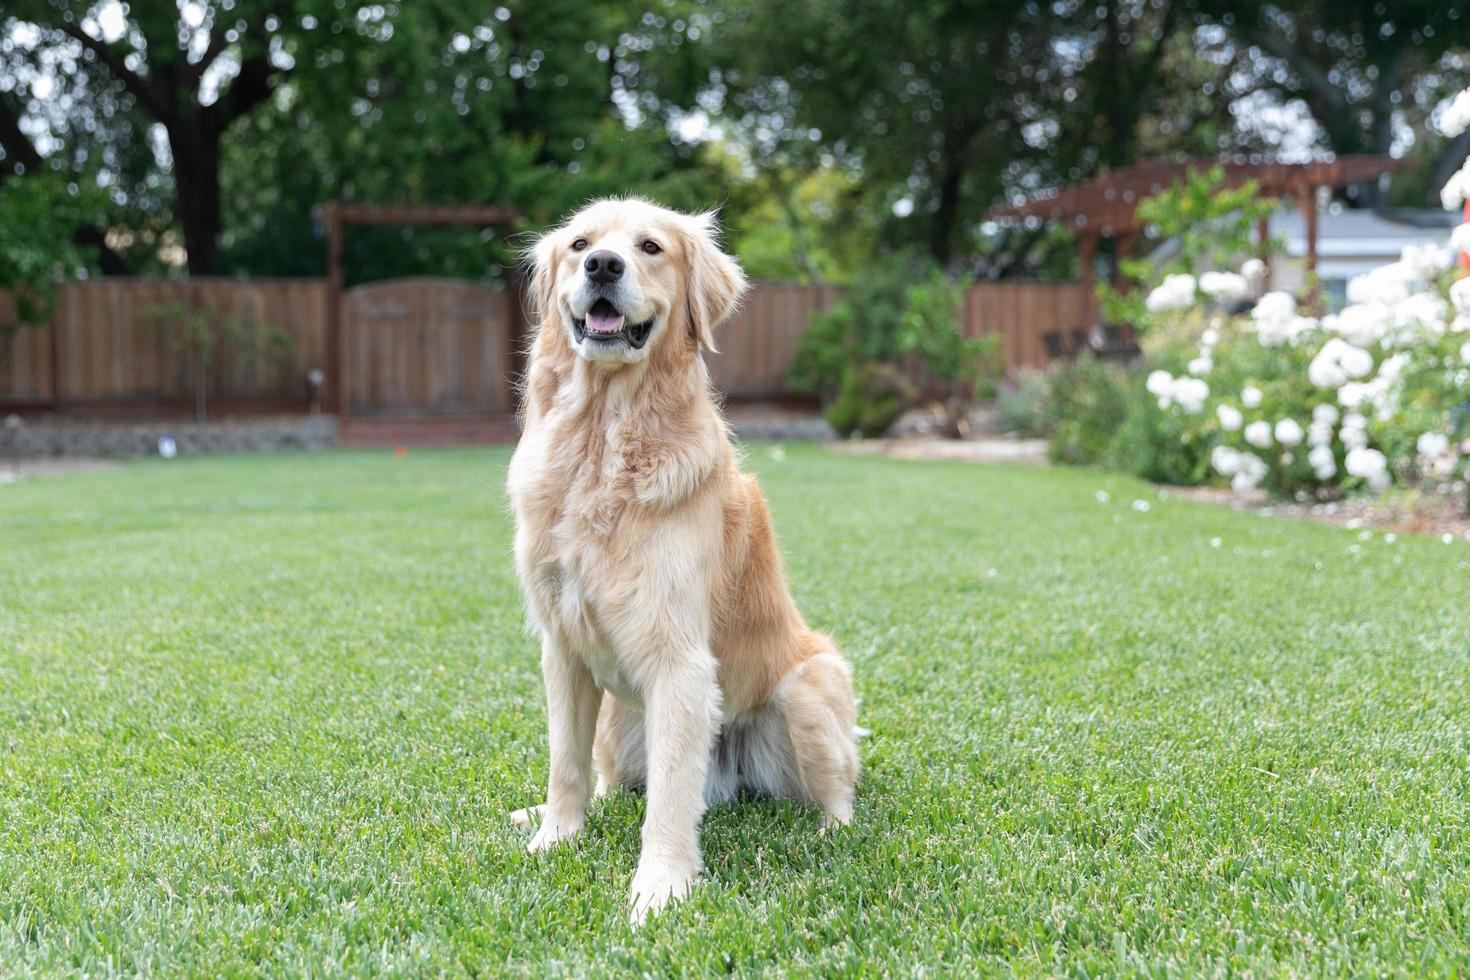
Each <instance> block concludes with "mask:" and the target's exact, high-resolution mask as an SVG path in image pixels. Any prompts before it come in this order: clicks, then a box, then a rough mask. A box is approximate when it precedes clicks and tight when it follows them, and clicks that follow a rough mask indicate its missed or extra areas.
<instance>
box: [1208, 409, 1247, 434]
mask: <svg viewBox="0 0 1470 980" xmlns="http://www.w3.org/2000/svg"><path fill="white" fill-rule="evenodd" d="M1215 415H1216V416H1217V417H1218V418H1219V419H1220V428H1222V429H1224V430H1225V431H1226V432H1239V431H1240V427H1241V426H1242V425H1244V424H1245V416H1244V415H1242V414H1241V413H1240V409H1238V408H1236V407H1234V406H1233V405H1226V404H1225V403H1224V402H1221V403H1220V404H1219V405H1216V406H1215Z"/></svg>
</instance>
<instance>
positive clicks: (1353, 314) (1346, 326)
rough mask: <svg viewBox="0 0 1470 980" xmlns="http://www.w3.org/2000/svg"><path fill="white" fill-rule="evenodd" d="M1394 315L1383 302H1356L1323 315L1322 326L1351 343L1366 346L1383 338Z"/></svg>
mask: <svg viewBox="0 0 1470 980" xmlns="http://www.w3.org/2000/svg"><path fill="white" fill-rule="evenodd" d="M1392 316H1393V312H1392V309H1391V308H1390V307H1388V306H1386V305H1385V304H1383V303H1354V304H1352V305H1351V306H1345V307H1343V308H1342V310H1341V311H1340V312H1338V313H1333V314H1329V315H1328V316H1325V317H1323V318H1322V326H1323V327H1324V328H1326V329H1327V330H1329V331H1331V332H1332V333H1336V334H1340V335H1341V336H1342V338H1343V339H1344V340H1346V341H1347V342H1348V343H1350V344H1357V345H1358V346H1359V347H1366V346H1368V345H1369V344H1375V343H1377V342H1378V341H1380V340H1382V339H1383V337H1384V335H1385V334H1386V333H1387V332H1388V328H1389V325H1390V324H1391V322H1392Z"/></svg>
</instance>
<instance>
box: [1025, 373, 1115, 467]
mask: <svg viewBox="0 0 1470 980" xmlns="http://www.w3.org/2000/svg"><path fill="white" fill-rule="evenodd" d="M1128 404H1129V397H1128V378H1127V374H1126V373H1125V372H1124V371H1122V370H1120V369H1119V368H1116V367H1112V366H1110V365H1108V364H1104V363H1103V362H1101V361H1099V360H1097V359H1096V358H1093V357H1091V356H1088V355H1085V354H1084V355H1083V356H1082V357H1079V358H1077V359H1076V360H1075V361H1072V362H1070V363H1069V364H1067V365H1066V366H1064V367H1063V368H1061V370H1059V371H1057V372H1056V373H1055V374H1053V375H1052V377H1051V383H1050V385H1049V387H1048V389H1047V399H1046V413H1047V416H1048V417H1049V420H1050V427H1051V430H1052V437H1051V445H1050V447H1049V448H1048V453H1047V454H1048V455H1049V456H1050V457H1051V459H1052V461H1053V462H1058V463H1075V464H1091V463H1101V462H1102V461H1103V459H1104V458H1105V456H1106V455H1107V452H1108V448H1109V447H1110V446H1111V445H1112V443H1113V439H1114V438H1115V437H1116V436H1117V434H1118V430H1119V429H1121V428H1122V426H1123V422H1124V420H1125V419H1126V418H1127V415H1128Z"/></svg>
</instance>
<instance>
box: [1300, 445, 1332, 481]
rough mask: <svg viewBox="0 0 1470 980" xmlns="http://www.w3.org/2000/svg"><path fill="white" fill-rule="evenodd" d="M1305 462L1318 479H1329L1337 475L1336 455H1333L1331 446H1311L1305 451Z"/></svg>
mask: <svg viewBox="0 0 1470 980" xmlns="http://www.w3.org/2000/svg"><path fill="white" fill-rule="evenodd" d="M1307 462H1308V463H1309V464H1310V465H1311V467H1312V472H1313V473H1314V474H1316V477H1317V479H1319V480H1324V481H1325V480H1330V479H1332V478H1333V477H1334V476H1336V475H1337V457H1336V456H1334V455H1333V453H1332V447H1331V446H1313V447H1312V451H1311V452H1309V453H1307Z"/></svg>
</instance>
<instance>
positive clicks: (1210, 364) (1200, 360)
mask: <svg viewBox="0 0 1470 980" xmlns="http://www.w3.org/2000/svg"><path fill="white" fill-rule="evenodd" d="M1214 366H1215V362H1214V361H1213V360H1211V359H1210V355H1209V354H1208V353H1204V354H1201V355H1200V356H1199V357H1196V358H1195V359H1194V360H1192V361H1190V362H1189V373H1190V374H1209V373H1210V371H1211V370H1212V369H1213V368H1214Z"/></svg>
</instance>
